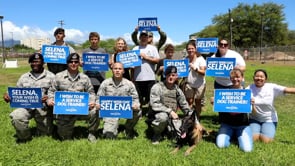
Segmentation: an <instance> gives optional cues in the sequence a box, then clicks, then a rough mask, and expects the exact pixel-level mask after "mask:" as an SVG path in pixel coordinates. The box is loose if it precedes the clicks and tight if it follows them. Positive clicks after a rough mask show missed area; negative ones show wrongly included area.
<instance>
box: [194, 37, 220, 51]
mask: <svg viewBox="0 0 295 166" xmlns="http://www.w3.org/2000/svg"><path fill="white" fill-rule="evenodd" d="M196 46H197V51H198V52H199V53H212V52H216V51H217V47H218V38H197V40H196Z"/></svg>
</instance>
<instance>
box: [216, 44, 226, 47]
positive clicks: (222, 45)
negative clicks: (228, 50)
mask: <svg viewBox="0 0 295 166" xmlns="http://www.w3.org/2000/svg"><path fill="white" fill-rule="evenodd" d="M218 45H219V47H227V46H228V43H219V44H218Z"/></svg>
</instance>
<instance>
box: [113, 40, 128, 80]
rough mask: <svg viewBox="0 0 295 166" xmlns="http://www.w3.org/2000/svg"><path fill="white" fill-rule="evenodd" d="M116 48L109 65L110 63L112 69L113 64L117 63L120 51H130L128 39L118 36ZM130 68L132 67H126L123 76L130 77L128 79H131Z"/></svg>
mask: <svg viewBox="0 0 295 166" xmlns="http://www.w3.org/2000/svg"><path fill="white" fill-rule="evenodd" d="M114 50H115V52H114V54H113V55H112V56H111V58H110V62H109V65H110V68H111V69H112V66H113V64H114V63H116V57H117V54H118V53H120V52H124V51H128V46H127V42H126V40H125V39H123V38H122V37H118V38H117V39H116V43H115V47H114ZM129 69H130V68H124V74H123V77H124V78H126V79H128V80H131V76H130V73H129Z"/></svg>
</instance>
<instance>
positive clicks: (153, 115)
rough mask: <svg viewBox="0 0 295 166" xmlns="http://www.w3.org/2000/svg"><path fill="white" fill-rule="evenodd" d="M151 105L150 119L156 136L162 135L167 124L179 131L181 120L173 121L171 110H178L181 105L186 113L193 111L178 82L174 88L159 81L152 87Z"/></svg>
mask: <svg viewBox="0 0 295 166" xmlns="http://www.w3.org/2000/svg"><path fill="white" fill-rule="evenodd" d="M150 106H151V109H152V110H151V112H150V115H149V121H150V122H151V127H152V128H153V132H154V135H156V136H159V135H161V133H162V132H163V131H164V130H165V128H166V127H167V126H169V128H170V129H174V130H177V131H179V128H180V125H181V120H178V119H174V120H173V121H171V122H170V121H169V119H170V117H169V115H170V112H171V111H174V112H176V111H177V106H179V107H180V109H181V110H182V111H183V113H184V114H188V113H189V112H191V109H190V107H189V105H188V103H187V101H186V99H185V96H184V94H183V92H182V91H181V89H179V87H178V86H177V85H176V84H175V85H174V88H173V89H168V88H167V87H166V86H165V82H158V83H156V84H155V85H154V86H153V87H152V89H151V94H150Z"/></svg>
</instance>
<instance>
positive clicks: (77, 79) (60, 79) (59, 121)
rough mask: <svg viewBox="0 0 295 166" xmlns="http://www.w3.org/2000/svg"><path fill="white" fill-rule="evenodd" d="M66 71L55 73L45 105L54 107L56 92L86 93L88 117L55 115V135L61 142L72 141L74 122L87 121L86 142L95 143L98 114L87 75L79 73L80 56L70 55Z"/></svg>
mask: <svg viewBox="0 0 295 166" xmlns="http://www.w3.org/2000/svg"><path fill="white" fill-rule="evenodd" d="M67 65H68V68H67V70H64V71H62V72H60V73H57V74H56V76H55V78H54V80H53V83H52V86H51V87H50V88H49V91H48V100H47V104H48V105H49V106H54V104H55V103H54V94H55V92H56V91H68V92H87V93H89V115H88V116H85V115H57V116H56V125H57V133H58V135H59V136H60V139H61V140H69V139H72V136H73V131H74V125H75V122H76V120H80V119H85V118H86V119H87V120H88V125H89V126H88V132H89V134H88V140H89V141H90V142H96V137H95V133H96V131H97V128H98V124H99V123H98V122H99V119H98V113H97V110H96V107H95V100H96V97H95V93H94V89H93V86H92V84H91V81H90V79H89V77H88V76H87V75H85V74H84V73H81V72H79V65H80V56H79V54H77V53H72V54H70V55H69V56H68V58H67Z"/></svg>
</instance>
